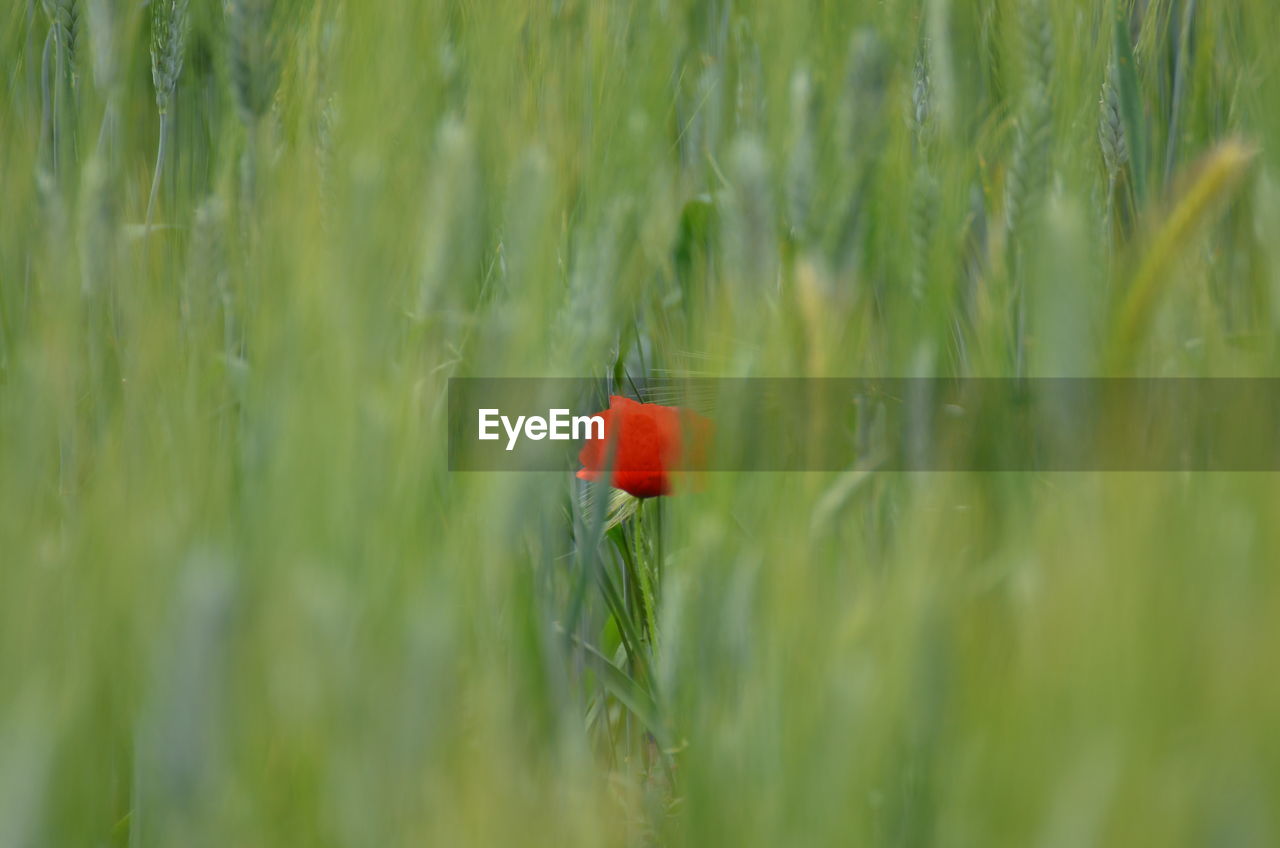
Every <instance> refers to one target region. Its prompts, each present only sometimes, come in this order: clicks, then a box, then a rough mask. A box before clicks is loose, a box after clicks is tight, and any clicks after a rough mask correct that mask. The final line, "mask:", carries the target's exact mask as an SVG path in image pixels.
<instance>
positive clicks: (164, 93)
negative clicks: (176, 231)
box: [143, 0, 188, 232]
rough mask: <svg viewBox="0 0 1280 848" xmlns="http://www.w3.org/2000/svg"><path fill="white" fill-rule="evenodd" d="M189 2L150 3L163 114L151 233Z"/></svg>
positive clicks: (147, 227) (154, 72) (154, 70)
mask: <svg viewBox="0 0 1280 848" xmlns="http://www.w3.org/2000/svg"><path fill="white" fill-rule="evenodd" d="M187 3H188V0H152V3H151V82H152V84H153V85H154V86H155V89H156V108H157V109H158V110H159V112H160V139H159V142H158V144H157V146H156V169H155V173H154V174H153V175H152V178H151V194H150V196H149V197H148V199H147V215H146V219H145V221H144V222H143V231H144V232H150V231H151V216H152V213H153V211H154V209H155V203H156V194H157V193H158V192H159V191H160V176H161V173H162V172H163V170H164V159H165V153H166V152H167V150H168V147H169V136H170V135H172V133H173V117H172V115H171V111H172V106H173V91H174V89H175V88H176V87H177V85H178V76H179V75H180V74H181V73H182V55H183V43H184V42H185V41H186V32H187Z"/></svg>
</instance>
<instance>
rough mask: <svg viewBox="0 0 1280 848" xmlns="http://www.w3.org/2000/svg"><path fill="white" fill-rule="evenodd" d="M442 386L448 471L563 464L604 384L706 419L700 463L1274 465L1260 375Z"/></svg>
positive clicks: (1278, 458)
mask: <svg viewBox="0 0 1280 848" xmlns="http://www.w3.org/2000/svg"><path fill="white" fill-rule="evenodd" d="M448 392H449V398H448V420H449V468H450V469H451V470H455V471H520V470H525V471H553V470H572V469H574V468H576V467H577V465H578V463H577V454H578V451H579V449H580V447H581V444H582V438H583V437H584V436H585V434H586V432H587V430H586V429H585V428H586V427H587V426H589V423H590V422H588V421H586V420H585V419H587V418H589V417H590V416H591V415H593V414H594V413H598V412H600V411H601V410H604V409H607V408H608V406H609V395H611V394H614V395H624V396H627V397H630V398H632V399H634V400H640V401H642V402H646V403H657V404H662V405H666V406H676V407H680V408H682V409H686V410H693V411H695V412H697V413H700V414H701V415H703V416H706V417H707V418H710V419H711V420H712V421H713V422H714V437H713V439H712V444H711V449H710V451H709V452H708V453H707V455H706V456H705V457H703V458H700V460H699V466H700V467H703V468H705V469H706V470H711V471H715V470H737V471H836V470H844V469H849V468H854V467H865V468H876V469H881V470H886V471H1183V470H1187V471H1276V470H1280V379H1271V378H1238V379H1235V378H1174V379H1082V378H1081V379H1077V378H1045V379H1025V380H1013V379H978V378H962V379H945V378H938V379H917V378H889V379H881V378H837V379H804V378H794V379H789V378H778V379H774V378H751V379H703V378H679V379H663V380H645V381H635V382H633V381H630V380H628V381H627V382H626V383H625V384H621V385H619V384H613V385H610V384H609V383H608V382H607V381H602V380H592V379H557V378H552V379H542V378H455V379H451V380H450V381H449V389H448ZM482 410H484V411H487V412H482ZM503 419H505V422H504V421H503ZM539 419H540V420H541V421H542V422H543V424H539V423H538V421H539ZM574 419H579V420H578V421H577V422H576V432H575V420H574ZM540 432H541V433H542V435H541V436H539V433H540ZM495 433H496V434H497V437H496V438H495V437H494V434H495ZM482 435H484V436H485V438H481V436H482ZM560 436H563V438H559V437H560Z"/></svg>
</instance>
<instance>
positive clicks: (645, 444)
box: [578, 395, 712, 498]
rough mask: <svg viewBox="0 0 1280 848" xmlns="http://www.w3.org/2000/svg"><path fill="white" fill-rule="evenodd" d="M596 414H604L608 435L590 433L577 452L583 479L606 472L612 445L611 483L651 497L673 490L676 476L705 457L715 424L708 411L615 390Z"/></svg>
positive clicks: (703, 461) (694, 467)
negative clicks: (641, 398) (649, 400)
mask: <svg viewBox="0 0 1280 848" xmlns="http://www.w3.org/2000/svg"><path fill="white" fill-rule="evenodd" d="M597 414H598V415H599V416H600V417H602V418H603V419H604V438H603V439H588V440H587V441H586V443H585V444H583V446H582V450H581V452H579V453H578V461H579V462H581V463H582V470H580V471H579V472H578V477H580V478H581V479H583V480H600V479H602V478H603V477H604V471H605V466H606V465H608V464H609V452H610V450H611V449H612V450H613V452H614V456H613V458H612V459H613V462H612V466H613V479H612V480H610V483H611V484H612V485H613V486H614V487H615V488H618V489H623V490H624V491H627V492H630V493H631V494H633V495H635V496H636V497H638V498H652V497H654V496H656V495H666V494H670V493H671V489H672V486H671V482H672V478H673V477H675V476H678V475H679V473H680V472H681V471H683V470H693V469H696V468H699V467H701V466H703V465H705V463H706V454H707V447H708V443H709V442H710V440H711V429H712V424H711V420H710V419H709V418H706V417H705V416H702V415H699V414H698V413H696V412H693V411H691V410H688V409H682V408H680V407H678V406H661V405H659V404H656V403H639V402H637V401H634V400H631V398H626V397H621V396H619V395H612V396H611V397H610V398H609V408H608V409H607V410H605V411H604V412H600V413H597ZM615 442H616V444H617V447H616V448H613V444H614V443H615Z"/></svg>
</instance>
